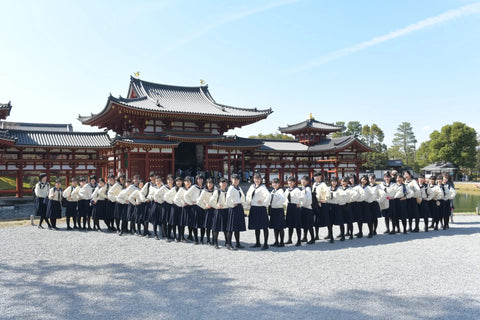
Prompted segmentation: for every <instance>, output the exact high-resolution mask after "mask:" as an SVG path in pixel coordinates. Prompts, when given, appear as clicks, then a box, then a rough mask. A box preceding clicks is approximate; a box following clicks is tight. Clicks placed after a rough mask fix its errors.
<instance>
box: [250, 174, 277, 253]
mask: <svg viewBox="0 0 480 320" xmlns="http://www.w3.org/2000/svg"><path fill="white" fill-rule="evenodd" d="M253 182H254V184H252V185H251V186H250V188H249V189H248V191H247V195H246V207H247V209H248V207H250V211H249V214H248V229H249V230H255V244H254V245H252V246H251V247H250V248H260V247H261V245H260V230H263V237H264V242H263V247H262V250H266V249H268V213H267V207H268V206H269V204H270V198H271V197H270V192H268V190H267V188H266V187H265V185H263V184H262V176H261V175H260V174H259V173H255V174H254V176H253Z"/></svg>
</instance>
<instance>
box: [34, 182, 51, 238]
mask: <svg viewBox="0 0 480 320" xmlns="http://www.w3.org/2000/svg"><path fill="white" fill-rule="evenodd" d="M49 191H50V185H49V184H48V182H47V175H46V174H45V173H41V174H40V175H39V176H38V182H37V184H36V185H35V190H34V192H35V215H36V216H39V217H40V222H39V223H38V228H39V229H43V226H42V223H43V220H45V222H46V223H47V225H48V229H51V228H52V226H51V225H50V222H49V221H48V219H47V218H46V216H47V204H46V201H47V200H46V198H47V197H48V192H49Z"/></svg>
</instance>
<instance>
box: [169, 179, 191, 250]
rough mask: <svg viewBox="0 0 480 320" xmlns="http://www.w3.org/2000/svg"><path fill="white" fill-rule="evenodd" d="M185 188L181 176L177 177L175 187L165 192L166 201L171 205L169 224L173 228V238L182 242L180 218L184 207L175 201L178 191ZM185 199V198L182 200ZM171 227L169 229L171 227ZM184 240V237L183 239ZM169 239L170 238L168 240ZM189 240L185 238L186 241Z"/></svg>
mask: <svg viewBox="0 0 480 320" xmlns="http://www.w3.org/2000/svg"><path fill="white" fill-rule="evenodd" d="M181 188H183V179H182V178H181V177H176V178H175V187H173V188H171V189H170V190H169V191H168V192H167V193H166V194H165V201H166V202H167V203H169V204H170V205H171V210H170V216H169V221H168V223H169V226H170V228H171V229H172V230H173V239H175V241H176V242H180V240H181V239H180V238H181V237H180V218H181V215H182V208H181V207H179V206H178V205H177V204H176V203H175V198H176V197H177V193H178V191H179V190H180V189H181ZM182 201H183V200H182ZM170 228H169V229H170ZM177 230H178V232H179V236H178V238H177V233H176V231H177ZM170 233H171V230H169V231H168V234H170ZM182 240H183V239H182ZM167 241H168V240H167ZM186 241H187V240H186V239H185V242H186Z"/></svg>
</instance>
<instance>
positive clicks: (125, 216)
mask: <svg viewBox="0 0 480 320" xmlns="http://www.w3.org/2000/svg"><path fill="white" fill-rule="evenodd" d="M128 206H129V205H128V204H126V203H125V204H122V214H121V216H120V219H122V221H123V222H127V221H128Z"/></svg>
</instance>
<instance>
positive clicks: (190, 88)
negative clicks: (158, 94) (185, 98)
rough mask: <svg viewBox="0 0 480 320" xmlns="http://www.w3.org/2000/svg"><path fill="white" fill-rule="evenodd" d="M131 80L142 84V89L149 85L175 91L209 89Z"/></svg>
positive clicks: (131, 78)
mask: <svg viewBox="0 0 480 320" xmlns="http://www.w3.org/2000/svg"><path fill="white" fill-rule="evenodd" d="M130 80H131V81H133V82H135V83H138V84H140V85H141V86H142V87H144V86H143V84H144V83H145V84H147V85H151V86H155V87H161V88H172V89H173V88H175V89H185V90H192V91H193V90H199V89H200V88H208V85H204V86H178V85H172V84H163V83H156V82H151V81H145V80H142V79H139V78H135V77H133V76H130Z"/></svg>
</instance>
